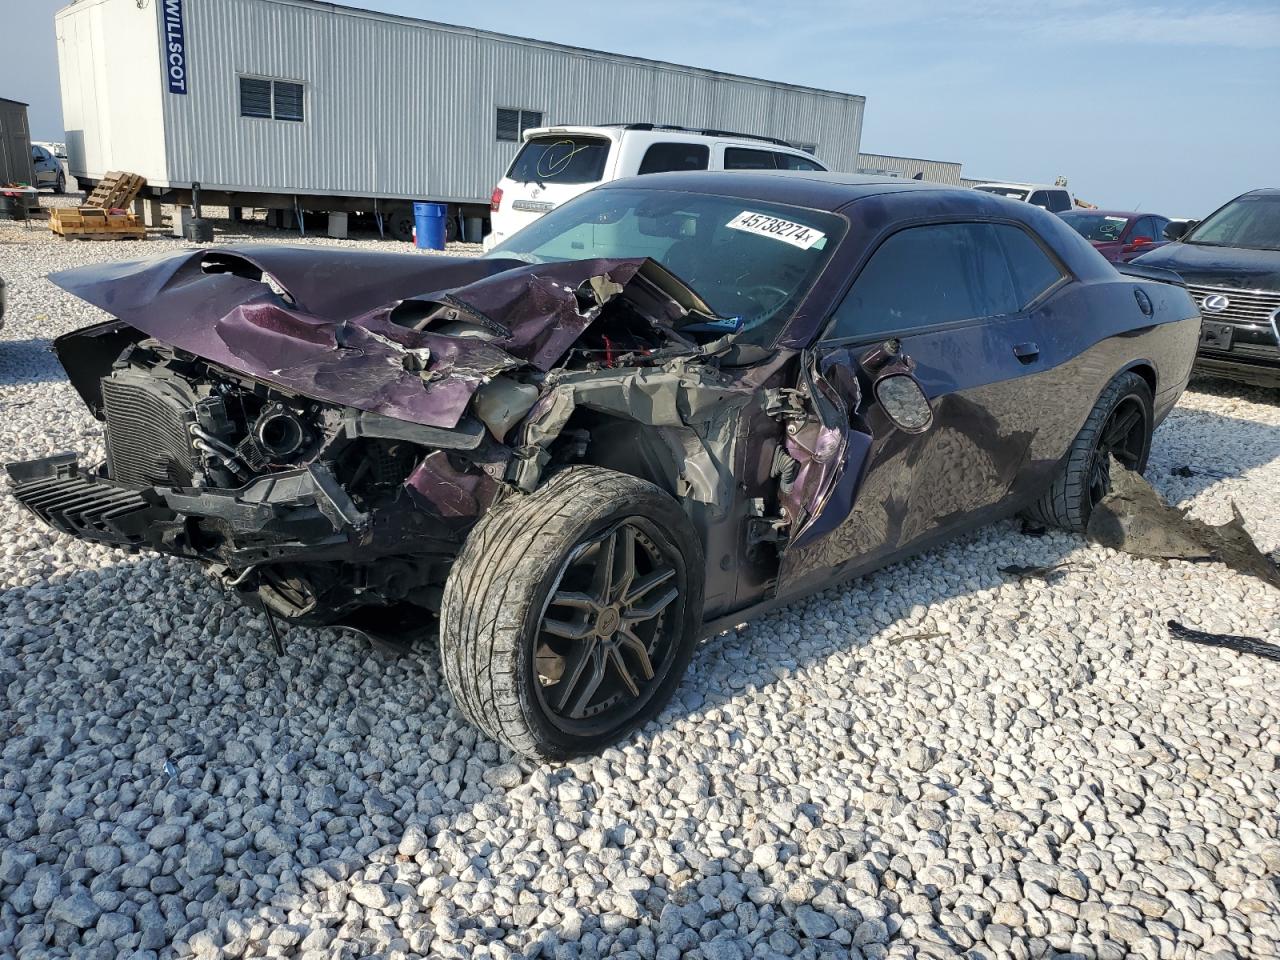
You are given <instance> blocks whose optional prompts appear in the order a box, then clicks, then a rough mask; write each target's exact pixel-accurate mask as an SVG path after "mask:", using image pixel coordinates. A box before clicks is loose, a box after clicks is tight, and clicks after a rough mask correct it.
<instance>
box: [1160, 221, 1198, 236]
mask: <svg viewBox="0 0 1280 960" xmlns="http://www.w3.org/2000/svg"><path fill="white" fill-rule="evenodd" d="M1199 222H1200V221H1199V220H1188V221H1187V222H1186V223H1166V224H1165V225H1164V235H1165V239H1166V240H1181V239H1182V238H1183V237H1185V236H1186V235H1187V234H1188V233H1189V232H1190V231H1191V228H1192V227H1194V226H1195V225H1196V224H1197V223H1199Z"/></svg>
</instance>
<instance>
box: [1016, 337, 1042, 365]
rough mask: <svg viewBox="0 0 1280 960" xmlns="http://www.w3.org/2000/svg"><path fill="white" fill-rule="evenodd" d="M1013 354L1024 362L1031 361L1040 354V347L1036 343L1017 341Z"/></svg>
mask: <svg viewBox="0 0 1280 960" xmlns="http://www.w3.org/2000/svg"><path fill="white" fill-rule="evenodd" d="M1013 355H1014V356H1015V357H1017V358H1018V359H1019V360H1021V361H1022V362H1023V363H1031V362H1032V361H1033V360H1035V359H1036V358H1037V357H1039V356H1040V348H1039V347H1038V346H1036V345H1035V344H1034V343H1031V342H1030V341H1028V342H1027V343H1015V344H1014V345H1013Z"/></svg>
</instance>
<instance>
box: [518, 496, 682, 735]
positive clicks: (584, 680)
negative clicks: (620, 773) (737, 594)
mask: <svg viewBox="0 0 1280 960" xmlns="http://www.w3.org/2000/svg"><path fill="white" fill-rule="evenodd" d="M676 579H677V578H676V568H675V567H674V566H673V565H672V563H671V562H670V560H669V559H668V558H667V557H666V556H664V555H663V553H662V551H661V550H660V549H659V548H658V546H657V544H656V543H654V541H653V540H652V539H650V538H649V537H647V536H646V535H645V534H644V533H643V532H642V531H640V530H638V529H637V528H636V526H634V525H633V524H632V523H631V522H629V521H623V522H622V523H619V524H617V525H616V526H614V527H612V528H610V529H609V530H607V531H605V533H603V534H601V535H600V536H599V537H598V538H596V539H594V540H591V541H588V542H586V543H584V544H581V545H579V546H578V547H577V548H575V550H574V551H573V553H572V554H570V556H569V560H568V561H567V563H566V564H565V566H564V568H563V569H562V571H561V574H560V577H559V580H558V581H557V584H556V588H555V590H554V591H553V592H552V594H551V598H550V600H549V601H548V602H547V608H546V611H545V613H544V614H543V617H542V622H541V624H540V632H541V635H540V637H539V638H538V644H537V649H536V652H535V657H534V660H535V667H536V669H537V672H538V681H539V684H540V687H541V689H542V695H543V697H544V700H545V702H546V705H547V706H548V707H549V708H550V710H551V712H552V713H554V714H556V715H558V716H560V717H562V718H564V719H566V720H571V721H581V720H589V719H591V718H593V717H597V716H599V715H600V714H602V713H604V712H605V711H607V710H609V709H611V708H615V707H617V708H625V709H628V710H636V709H639V707H640V706H641V705H642V703H643V701H644V700H645V699H647V696H646V695H647V693H648V687H649V686H650V685H651V683H652V681H653V680H654V677H655V676H656V675H657V669H656V668H655V664H661V662H662V659H663V657H664V656H665V655H666V652H667V650H666V643H665V637H666V631H664V629H663V626H664V619H665V613H666V611H667V609H668V607H670V606H671V604H672V603H673V602H674V601H675V599H676V598H677V597H678V596H679V589H678V588H677V586H676Z"/></svg>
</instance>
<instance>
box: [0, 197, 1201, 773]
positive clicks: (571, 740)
mask: <svg viewBox="0 0 1280 960" xmlns="http://www.w3.org/2000/svg"><path fill="white" fill-rule="evenodd" d="M1126 270H1131V272H1130V273H1126V274H1121V273H1119V272H1117V270H1116V268H1115V267H1113V266H1112V265H1111V264H1109V263H1107V262H1106V261H1105V260H1104V259H1103V258H1102V257H1101V256H1100V255H1099V254H1098V253H1097V252H1096V251H1095V250H1094V249H1093V248H1092V247H1091V246H1090V245H1089V243H1088V242H1087V241H1085V240H1084V239H1083V238H1082V237H1080V235H1079V234H1077V233H1076V232H1075V231H1074V230H1072V229H1071V228H1070V227H1068V226H1067V225H1066V224H1064V223H1063V222H1062V221H1061V220H1060V219H1059V218H1057V217H1055V216H1053V215H1052V214H1050V213H1046V212H1045V211H1043V210H1040V209H1039V208H1037V207H1033V206H1030V205H1028V204H1024V203H1014V202H1011V201H1007V200H1003V199H1001V198H999V197H995V196H991V195H988V194H984V193H979V192H977V191H973V190H959V189H950V188H946V187H942V186H933V185H927V184H919V183H905V182H902V181H898V180H879V179H875V178H868V177H855V176H846V175H838V174H825V173H787V174H770V173H758V172H757V173H696V174H681V173H674V174H656V175H650V176H646V177H642V178H639V179H633V180H622V181H617V182H614V183H610V184H608V185H606V186H603V187H600V188H597V189H595V190H592V191H590V192H589V193H586V194H584V195H582V196H580V197H578V198H576V199H574V200H572V201H570V202H568V203H566V204H564V205H563V206H561V207H560V208H558V209H556V210H554V211H552V212H551V213H548V214H547V215H546V216H544V217H543V218H541V219H540V220H538V221H536V222H535V223H533V224H532V225H530V226H529V227H527V228H526V229H524V230H522V231H520V232H519V233H518V234H517V235H515V236H513V237H512V238H511V239H510V240H508V241H507V242H506V243H504V244H502V245H501V246H499V247H497V248H496V249H495V250H493V251H492V253H491V254H489V255H488V256H486V257H484V258H481V259H474V260H464V259H451V258H444V257H440V258H422V257H416V256H405V255H396V254H376V253H367V252H356V251H351V250H338V249H320V248H315V247H308V248H305V249H303V248H290V247H278V246H251V247H220V248H214V249H202V250H192V251H190V252H184V253H181V254H177V255H173V256H168V257H164V258H161V259H157V260H150V261H146V262H139V263H118V264H109V265H105V266H97V267H91V268H86V269H82V270H74V271H69V272H66V273H61V274H56V275H54V277H53V278H52V279H53V280H54V282H55V283H58V284H59V285H61V286H62V287H63V288H65V289H66V290H68V291H70V292H72V293H74V294H76V295H77V296H79V297H82V298H83V299H84V300H86V301H88V302H89V303H92V304H95V305H96V306H99V307H101V308H102V309H103V310H105V311H107V312H108V313H110V314H111V315H112V316H113V317H114V318H116V319H113V320H110V321H108V322H106V323H101V324H98V325H96V326H92V327H89V328H86V329H84V330H80V331H77V332H75V333H71V334H67V335H65V336H62V337H59V338H58V340H57V341H56V342H55V349H56V351H57V353H58V356H59V359H60V360H61V362H62V364H63V366H64V367H65V368H66V370H67V373H68V374H69V376H70V378H71V382H72V383H73V384H74V386H75V388H76V389H77V390H78V391H79V393H80V395H81V396H82V397H83V398H84V401H85V403H87V404H88V406H89V408H90V409H91V410H92V411H93V413H94V415H95V416H96V417H98V419H100V420H102V422H103V424H104V426H105V430H106V440H107V460H106V463H104V464H101V465H96V466H89V465H85V464H80V463H79V462H78V460H77V457H76V456H75V454H70V453H68V454H61V455H57V456H52V457H47V458H45V459H42V460H35V461H30V462H26V463H14V464H10V465H9V466H8V471H9V475H10V478H11V482H12V485H13V489H14V493H15V494H16V496H17V497H18V499H19V500H20V501H22V503H23V504H25V505H26V506H27V507H28V508H29V509H30V510H31V511H32V512H33V513H35V514H36V515H37V516H38V517H40V518H41V519H43V520H44V521H46V522H47V523H49V524H51V525H52V526H54V527H56V528H57V529H59V530H62V531H65V532H66V533H69V534H72V535H74V536H77V537H82V538H85V539H89V540H95V541H98V542H101V543H108V544H116V545H119V546H122V547H130V548H147V549H152V550H158V551H160V552H163V553H168V554H172V555H175V556H179V557H185V558H189V559H192V560H197V561H199V562H201V563H203V564H205V565H206V566H208V567H209V568H210V569H211V570H212V571H213V572H215V573H216V574H217V575H218V576H219V577H220V578H221V579H222V580H223V581H224V582H225V583H226V584H227V585H228V586H229V587H230V588H232V589H234V590H236V591H239V592H240V593H241V594H242V595H243V596H244V597H246V598H253V599H254V601H255V602H260V603H262V604H263V605H264V607H265V608H266V609H267V610H268V611H270V613H271V614H272V615H274V616H278V617H281V618H284V619H286V620H289V621H294V622H299V623H313V624H329V625H335V626H343V627H348V628H351V629H355V630H359V631H361V632H363V633H364V634H366V635H368V636H370V637H371V638H373V639H376V640H378V641H379V642H389V643H404V642H407V641H408V640H409V639H410V638H413V637H414V636H416V635H418V634H421V633H431V632H434V631H435V630H436V629H437V628H438V632H439V642H440V647H441V659H442V662H443V666H444V671H445V676H446V678H447V681H448V684H449V687H450V690H451V692H452V694H453V696H454V700H455V702H456V703H457V706H458V708H459V709H460V710H461V712H462V713H463V714H464V715H465V716H466V717H468V718H469V719H470V720H471V721H473V722H474V723H475V724H477V725H478V726H479V727H481V728H483V730H484V731H485V732H487V733H488V734H489V735H491V736H492V737H494V738H495V739H497V740H500V741H502V742H503V743H505V744H507V745H509V746H510V747H511V748H512V749H514V750H516V751H518V752H519V753H521V754H524V755H526V756H529V757H534V758H544V759H556V758H564V757H569V756H573V755H575V754H579V753H583V752H589V751H594V750H597V749H599V748H601V747H602V746H604V745H605V744H608V743H610V742H611V741H613V740H615V739H617V738H618V737H620V736H622V735H623V734H625V733H626V732H627V731H629V730H631V729H633V728H634V727H635V726H637V725H638V724H640V723H642V722H644V721H645V720H646V719H648V718H651V717H652V716H654V714H655V713H656V712H657V711H658V710H659V709H660V708H661V706H662V705H663V703H664V702H665V701H666V700H667V699H668V697H670V695H671V693H672V690H673V689H674V688H675V687H676V685H677V684H679V682H680V678H681V675H682V674H683V672H684V670H685V667H686V665H687V664H688V662H689V659H690V657H691V656H692V655H693V653H694V648H695V646H696V642H697V640H698V639H699V637H701V636H704V635H706V634H708V633H711V632H714V631H716V630H719V629H723V628H724V627H726V626H729V625H732V624H734V623H738V622H741V621H742V620H744V619H747V618H749V617H751V616H752V615H754V614H757V613H759V612H760V611H762V610H763V609H765V608H766V607H769V606H771V605H775V604H779V603H785V602H787V601H790V600H793V599H795V598H797V597H800V596H803V595H804V594H806V593H808V592H811V591H813V590H816V589H820V588H824V587H827V586H830V585H831V584H833V583H835V582H837V581H839V580H842V579H845V578H848V577H851V576H856V575H858V574H861V573H864V572H866V571H869V570H872V569H873V568H876V567H879V566H882V565H884V564H887V563H890V562H892V561H894V560H897V559H900V558H902V557H904V556H906V555H908V554H912V553H916V552H918V551H920V550H923V549H926V548H927V547H929V546H931V545H933V544H936V543H938V542H939V541H941V540H944V539H946V538H948V537H951V536H953V535H955V534H957V533H959V532H961V531H964V530H967V529H970V528H973V527H975V526H977V525H980V524H984V523H988V522H990V521H992V520H994V519H997V518H999V517H1004V516H1008V515H1010V514H1013V513H1015V512H1017V511H1025V512H1028V513H1029V514H1031V515H1032V516H1034V517H1036V518H1038V519H1040V520H1042V521H1045V522H1051V523H1055V524H1058V525H1060V526H1062V527H1065V528H1068V529H1072V530H1082V529H1083V528H1084V525H1085V524H1086V523H1087V521H1088V517H1089V513H1090V510H1091V508H1092V506H1093V505H1094V504H1096V503H1097V502H1098V500H1099V499H1100V498H1101V497H1102V496H1103V494H1104V493H1105V492H1106V490H1107V487H1108V478H1109V474H1108V470H1109V465H1110V463H1111V460H1112V458H1113V457H1114V458H1115V459H1117V460H1118V461H1119V462H1120V463H1122V464H1124V465H1125V466H1127V467H1130V468H1133V469H1137V470H1141V469H1143V467H1144V466H1145V463H1146V459H1147V453H1148V450H1149V448H1150V443H1151V432H1152V430H1153V429H1154V428H1155V426H1156V425H1157V424H1158V423H1160V421H1161V420H1162V419H1163V418H1164V416H1165V415H1166V414H1167V413H1168V412H1169V410H1170V408H1171V407H1172V406H1173V405H1174V403H1175V402H1176V401H1177V399H1178V396H1179V394H1180V393H1181V391H1182V390H1183V388H1184V387H1185V385H1186V382H1187V379H1188V377H1189V375H1190V370H1191V362H1192V358H1193V357H1194V354H1195V348H1196V340H1197V335H1198V331H1199V326H1200V318H1199V315H1198V312H1197V310H1196V307H1195V305H1194V304H1193V303H1192V301H1191V298H1190V297H1189V296H1188V294H1187V291H1186V289H1185V288H1184V287H1183V286H1182V285H1181V283H1180V281H1178V280H1177V278H1176V277H1175V276H1173V275H1172V274H1168V273H1164V272H1162V271H1158V270H1152V269H1147V270H1143V269H1141V268H1126Z"/></svg>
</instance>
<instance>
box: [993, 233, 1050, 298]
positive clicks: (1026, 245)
mask: <svg viewBox="0 0 1280 960" xmlns="http://www.w3.org/2000/svg"><path fill="white" fill-rule="evenodd" d="M993 226H994V228H995V232H996V236H997V237H999V239H1000V245H1001V246H1002V247H1004V254H1005V257H1006V258H1007V259H1008V261H1009V272H1010V273H1011V274H1012V275H1013V286H1014V289H1015V291H1016V292H1017V296H1018V309H1022V308H1024V307H1026V306H1027V305H1028V304H1029V303H1031V302H1032V301H1033V300H1035V299H1036V298H1037V297H1039V296H1040V295H1041V294H1042V293H1044V292H1045V291H1046V290H1048V289H1049V288H1050V287H1052V286H1053V285H1054V284H1055V283H1057V282H1058V281H1059V280H1061V279H1062V278H1063V276H1065V274H1063V272H1062V270H1061V268H1060V267H1059V266H1058V265H1057V264H1056V263H1055V262H1054V261H1053V258H1051V257H1050V256H1049V254H1047V253H1045V251H1044V248H1043V247H1041V246H1040V244H1039V243H1037V242H1036V241H1035V240H1033V239H1032V238H1031V236H1030V235H1029V234H1028V233H1027V232H1026V231H1025V230H1023V229H1021V228H1019V227H1014V226H1010V225H1009V224H1007V223H997V224H994V225H993Z"/></svg>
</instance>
